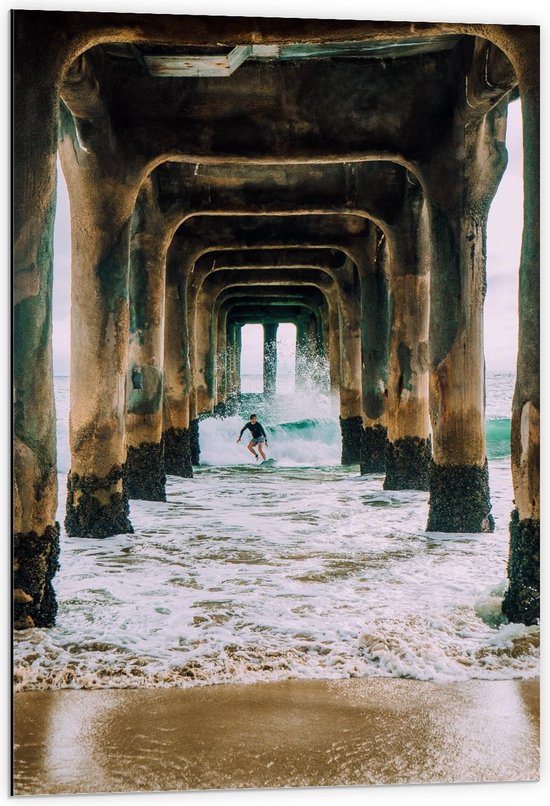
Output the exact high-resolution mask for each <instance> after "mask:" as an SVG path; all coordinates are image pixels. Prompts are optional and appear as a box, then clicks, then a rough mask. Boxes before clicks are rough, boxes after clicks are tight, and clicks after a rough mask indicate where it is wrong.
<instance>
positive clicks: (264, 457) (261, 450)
mask: <svg viewBox="0 0 550 806" xmlns="http://www.w3.org/2000/svg"><path fill="white" fill-rule="evenodd" d="M258 450H259V451H260V453H261V454H262V459H263V460H264V462H265V460H266V458H267V457H266V455H265V453H264V449H263V447H262V443H261V442H259V443H258Z"/></svg>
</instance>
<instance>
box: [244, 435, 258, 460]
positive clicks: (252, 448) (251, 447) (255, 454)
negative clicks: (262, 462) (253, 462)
mask: <svg viewBox="0 0 550 806" xmlns="http://www.w3.org/2000/svg"><path fill="white" fill-rule="evenodd" d="M246 447H247V448H248V450H249V451H250V453H253V454H254V457H255V458H256V459H257V458H258V454H257V453H256V451H255V450H254V440H252V439H251V440H250V442H249V443H248V445H247V446H246Z"/></svg>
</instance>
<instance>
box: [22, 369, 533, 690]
mask: <svg viewBox="0 0 550 806" xmlns="http://www.w3.org/2000/svg"><path fill="white" fill-rule="evenodd" d="M487 386H488V389H487V438H488V454H489V457H490V462H489V473H490V484H491V494H492V503H493V513H494V515H495V520H496V531H495V533H494V534H492V535H471V534H452V535H449V534H443V533H433V532H432V533H427V532H426V531H425V525H426V520H427V510H428V494H427V493H422V492H413V491H406V492H390V491H388V492H386V491H383V490H382V481H383V477H382V476H378V475H373V476H368V477H360V476H359V474H358V470H357V468H351V469H350V468H342V467H341V466H339V464H338V463H339V456H340V445H339V427H338V419H337V409H336V411H335V402H334V401H333V400H330V399H329V398H328V397H327V396H325V395H322V394H318V395H316V396H315V399H314V401H312V400H311V399H308V396H307V395H305V394H303V393H299V392H298V393H296V392H294V393H292V394H286V395H285V394H281V395H280V396H279V398H278V399H277V402H276V405H271V406H270V407H269V409H267V410H266V409H265V406H264V408H263V409H262V402H261V398H259V397H258V396H257V394H255V393H254V391H251V392H250V394H249V395H248V396H246V397H245V400H244V404H243V409H244V410H243V412H242V414H243V415H247V414H248V413H249V408H250V407H251V406H254V408H256V409H258V414H259V416H260V419H262V420H263V422H264V424H265V426H266V427H267V429H268V434H269V450H268V453H269V456H271V457H273V458H275V459H276V460H277V464H276V465H275V466H274V467H270V468H260V467H258V466H257V465H256V464H255V462H254V459H253V458H252V456H251V455H250V454H249V453H248V452H247V451H246V448H245V446H244V445H243V444H242V443H241V444H240V445H237V443H236V438H237V436H238V433H239V430H240V428H241V426H242V424H243V417H239V416H232V417H227V418H225V419H216V418H210V419H206V420H204V421H202V422H201V426H200V432H201V450H202V453H201V461H202V463H203V464H202V466H201V467H200V468H199V469H197V470H196V472H195V477H194V478H193V479H190V480H189V479H179V478H176V477H173V476H169V477H168V484H167V499H168V500H167V502H166V503H165V504H163V503H152V502H144V501H132V502H131V518H132V522H133V524H134V528H135V534H133V535H119V536H116V537H113V538H108V539H103V540H100V539H84V538H68V537H67V536H66V535H65V534H64V533H63V534H62V550H61V569H60V571H59V572H58V575H57V577H56V579H55V587H56V591H57V595H58V600H59V613H58V619H57V625H56V626H55V627H54V628H52V629H48V630H42V629H34V630H26V631H22V632H20V633H18V634H17V635H16V638H15V682H16V689H19V690H25V689H37V688H98V687H138V686H139V687H142V686H144V687H159V686H180V687H181V686H190V685H207V684H214V683H227V682H241V683H243V682H253V681H259V680H275V679H284V678H332V679H334V678H343V677H364V676H386V677H387V676H390V677H392V676H393V677H409V678H415V679H419V680H440V681H453V680H456V681H458V680H467V679H472V678H480V679H510V678H528V677H532V676H535V675H537V674H538V671H539V668H538V643H539V629H538V627H525V626H524V625H520V624H509V623H508V622H507V621H506V620H505V619H503V617H502V615H501V614H500V602H501V600H502V595H503V593H504V590H505V586H506V561H507V553H508V521H509V516H510V511H511V509H512V489H511V478H510V466H509V430H510V421H509V417H510V405H511V396H512V386H513V376H512V375H508V374H503V373H501V374H499V375H489V376H488V384H487ZM56 398H57V411H58V426H59V428H58V439H59V467H60V471H62V472H60V477H59V478H60V505H59V512H58V519H59V520H60V522H61V523H62V521H63V516H64V491H65V476H66V471H67V469H68V466H69V456H68V446H67V410H68V379H63V378H58V379H56Z"/></svg>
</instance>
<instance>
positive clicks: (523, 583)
mask: <svg viewBox="0 0 550 806" xmlns="http://www.w3.org/2000/svg"><path fill="white" fill-rule="evenodd" d="M539 47H540V46H539V31H538V28H532V29H526V31H525V32H524V33H523V36H522V38H521V39H519V41H518V47H517V52H516V54H515V56H516V58H515V59H514V62H515V65H516V69H517V73H518V78H519V89H520V97H521V107H522V116H523V176H524V180H523V181H524V197H523V198H524V202H523V205H524V206H523V210H524V219H523V242H522V248H521V263H520V270H519V344H518V360H517V374H516V386H515V390H514V399H513V403H512V478H513V482H514V500H515V508H514V510H513V512H512V518H511V523H510V557H509V562H508V576H509V587H508V590H507V591H506V595H505V598H504V602H503V610H504V613H505V614H506V616H507V617H508V618H509V619H510V621H520V622H524V623H525V624H534V623H536V621H537V620H538V619H539V618H540V279H539V275H540V84H539Z"/></svg>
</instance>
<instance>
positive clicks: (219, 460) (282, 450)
mask: <svg viewBox="0 0 550 806" xmlns="http://www.w3.org/2000/svg"><path fill="white" fill-rule="evenodd" d="M245 422H246V420H243V418H242V417H238V416H236V415H235V416H232V417H225V418H217V417H209V418H207V419H204V420H202V421H201V424H200V442H201V463H202V464H203V465H224V466H225V465H240V464H251V463H255V460H254V457H253V456H252V454H251V453H250V452H249V451H248V450H247V448H246V445H247V444H248V442H249V437H250V434H249V432H248V431H245V432H244V434H243V437H242V441H241V443H240V444H239V445H237V437H238V436H239V433H240V430H241V428H242V427H243V425H244V424H245ZM263 425H264V428H265V429H266V432H267V438H268V439H267V441H268V448H267V449H266V450H267V454H268V455H269V456H270V457H272V458H274V459H276V460H277V465H278V466H279V467H281V466H286V467H292V466H300V465H302V466H330V465H337V464H339V461H340V430H339V426H338V422H337V421H335V420H330V419H326V420H299V421H297V422H293V423H278V424H275V425H268V424H267V423H263Z"/></svg>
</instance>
